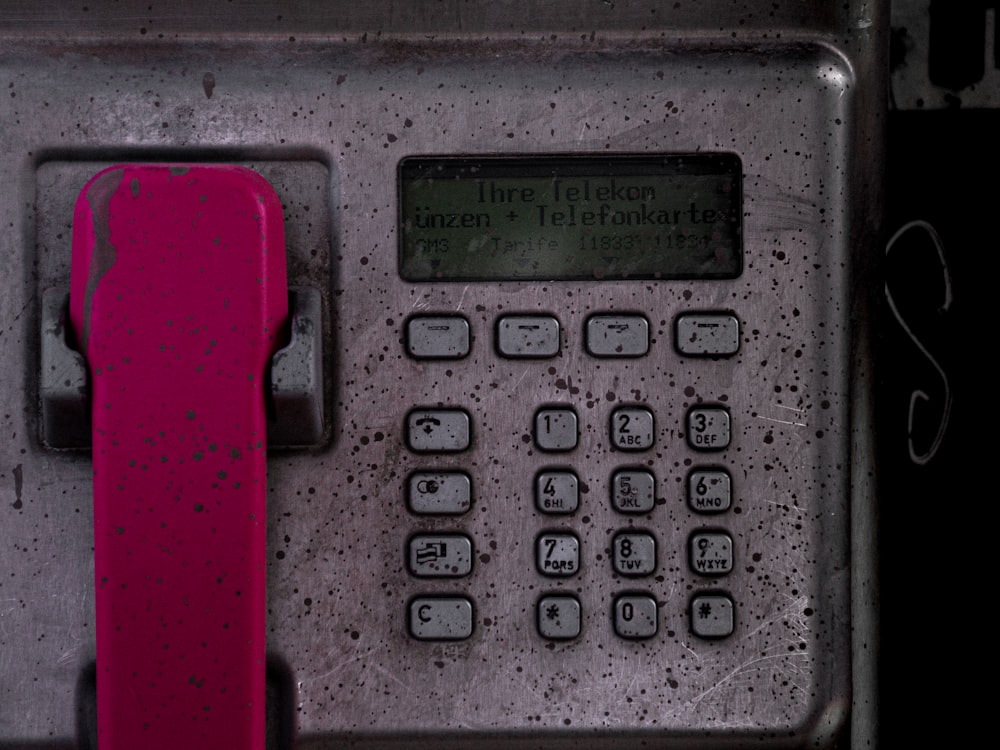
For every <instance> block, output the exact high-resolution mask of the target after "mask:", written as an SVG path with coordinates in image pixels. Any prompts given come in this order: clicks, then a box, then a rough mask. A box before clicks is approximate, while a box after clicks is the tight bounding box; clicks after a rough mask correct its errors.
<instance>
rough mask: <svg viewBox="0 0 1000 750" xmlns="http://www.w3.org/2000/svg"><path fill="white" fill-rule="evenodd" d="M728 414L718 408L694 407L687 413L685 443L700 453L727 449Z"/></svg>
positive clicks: (729, 434)
mask: <svg viewBox="0 0 1000 750" xmlns="http://www.w3.org/2000/svg"><path fill="white" fill-rule="evenodd" d="M731 435H732V433H731V431H730V425H729V412H728V411H727V410H726V409H724V408H722V407H718V406H696V407H694V408H692V409H690V410H688V413H687V443H688V445H689V446H690V447H692V448H694V449H695V450H700V451H720V450H722V449H723V448H728V447H729V440H730V438H731Z"/></svg>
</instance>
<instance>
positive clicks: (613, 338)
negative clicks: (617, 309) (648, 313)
mask: <svg viewBox="0 0 1000 750" xmlns="http://www.w3.org/2000/svg"><path fill="white" fill-rule="evenodd" d="M587 351H588V352H590V353H591V354H592V355H594V356H595V357H641V356H643V355H644V354H646V352H648V351H649V323H648V322H647V321H646V319H645V318H644V317H643V316H642V315H592V316H591V317H590V318H588V319H587Z"/></svg>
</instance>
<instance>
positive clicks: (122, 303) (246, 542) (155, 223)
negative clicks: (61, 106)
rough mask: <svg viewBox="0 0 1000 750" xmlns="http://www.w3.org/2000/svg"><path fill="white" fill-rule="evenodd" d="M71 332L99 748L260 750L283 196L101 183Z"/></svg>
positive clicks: (87, 217)
mask: <svg viewBox="0 0 1000 750" xmlns="http://www.w3.org/2000/svg"><path fill="white" fill-rule="evenodd" d="M70 317H71V322H72V325H73V329H74V331H75V334H76V337H77V340H78V342H79V345H80V348H81V349H82V351H83V353H84V355H85V356H86V359H87V362H88V366H89V370H90V377H91V383H92V385H93V388H92V398H93V415H94V457H93V460H94V527H95V528H94V534H95V544H94V555H95V583H96V605H97V670H98V683H97V691H98V732H99V738H100V747H101V750H136V748H143V749H144V750H158V749H159V748H163V749H164V750H166V749H167V748H170V750H176V749H177V748H183V749H184V750H219V749H220V748H239V749H240V750H244V749H246V750H257V749H262V748H263V747H264V736H265V732H264V710H265V705H264V702H265V701H264V676H265V675H264V660H265V643H264V641H265V627H264V621H265V611H266V604H265V562H266V561H265V539H266V519H265V503H264V501H265V491H266V477H265V445H266V424H265V414H264V398H265V395H264V389H265V371H266V368H267V364H268V361H269V360H270V358H271V355H272V354H273V352H274V351H275V349H276V348H277V346H278V345H279V344H280V343H281V342H280V341H279V339H280V337H281V335H282V331H283V329H284V323H285V319H286V317H287V287H286V278H285V246H284V229H283V224H282V215H281V204H280V201H279V200H278V198H277V196H276V195H275V194H274V191H273V190H272V189H271V187H270V185H268V184H267V182H266V181H265V180H264V179H263V178H262V177H261V176H260V175H258V174H257V173H255V172H252V171H250V170H248V169H244V168H240V167H234V166H193V165H192V166H177V165H174V166H169V165H135V166H129V165H126V166H118V167H113V168H111V169H108V170H105V171H103V172H101V173H100V174H98V175H97V176H96V177H94V178H93V179H92V180H91V181H90V182H89V183H88V184H87V186H86V187H85V188H84V190H83V192H82V193H81V195H80V198H79V200H78V201H77V204H76V211H75V215H74V228H73V261H72V287H71V296H70Z"/></svg>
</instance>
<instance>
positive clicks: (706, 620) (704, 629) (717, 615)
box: [691, 594, 736, 638]
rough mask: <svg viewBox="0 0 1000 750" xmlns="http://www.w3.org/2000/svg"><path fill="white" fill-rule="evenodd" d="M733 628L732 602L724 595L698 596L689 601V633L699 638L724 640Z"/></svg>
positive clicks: (731, 632)
mask: <svg viewBox="0 0 1000 750" xmlns="http://www.w3.org/2000/svg"><path fill="white" fill-rule="evenodd" d="M735 629H736V627H735V613H734V611H733V600H732V599H730V598H729V597H728V596H727V595H726V594H700V595H698V596H696V597H695V598H694V599H692V600H691V631H692V632H693V633H694V634H695V635H697V636H699V637H700V638H725V637H726V636H729V635H732V634H733V631H734V630H735Z"/></svg>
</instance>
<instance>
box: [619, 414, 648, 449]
mask: <svg viewBox="0 0 1000 750" xmlns="http://www.w3.org/2000/svg"><path fill="white" fill-rule="evenodd" d="M653 429H654V428H653V412H651V411H650V410H649V409H646V408H645V407H642V406H623V407H621V408H620V409H615V411H614V413H612V415H611V444H612V445H613V446H614V447H615V448H617V449H618V450H622V451H644V450H646V449H647V448H650V447H652V445H653Z"/></svg>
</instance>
